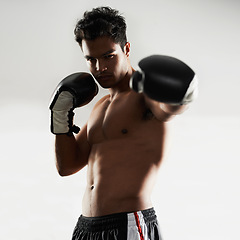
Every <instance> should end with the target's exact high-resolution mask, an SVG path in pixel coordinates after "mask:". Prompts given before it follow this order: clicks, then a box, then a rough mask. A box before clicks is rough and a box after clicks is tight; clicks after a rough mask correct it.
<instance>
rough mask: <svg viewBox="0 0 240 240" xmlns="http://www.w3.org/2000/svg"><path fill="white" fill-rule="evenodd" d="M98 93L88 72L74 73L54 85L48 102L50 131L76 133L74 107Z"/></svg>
mask: <svg viewBox="0 0 240 240" xmlns="http://www.w3.org/2000/svg"><path fill="white" fill-rule="evenodd" d="M97 93H98V87H97V85H96V83H95V80H94V78H93V77H92V75H91V74H89V73H83V72H80V73H74V74H71V75H69V76H67V77H66V78H64V79H63V80H62V81H61V82H60V83H59V84H58V85H57V87H56V89H55V91H54V93H53V98H52V101H51V104H50V107H49V108H50V110H51V132H52V133H54V134H66V133H72V132H75V133H78V132H79V130H80V128H79V127H77V126H75V125H73V116H74V112H73V110H74V108H77V107H81V106H83V105H86V104H87V103H89V102H90V101H91V100H92V99H93V98H94V96H95V95H96V94H97Z"/></svg>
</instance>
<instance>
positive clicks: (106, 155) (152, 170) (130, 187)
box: [82, 137, 162, 217]
mask: <svg viewBox="0 0 240 240" xmlns="http://www.w3.org/2000/svg"><path fill="white" fill-rule="evenodd" d="M139 139H140V138H129V137H128V138H126V139H116V140H112V139H111V141H107V140H105V141H103V142H101V143H97V144H94V145H93V146H92V150H91V153H90V156H89V161H88V172H87V187H86V190H85V194H84V197H83V208H82V213H83V215H84V216H87V217H95V216H103V215H108V214H112V213H118V212H132V211H138V210H143V209H147V208H150V207H152V203H151V199H150V195H151V192H152V189H153V186H154V183H155V179H156V175H157V170H158V167H159V163H160V162H161V158H162V152H161V147H158V148H156V146H155V143H153V142H151V144H150V143H149V144H146V141H144V140H139ZM156 149H159V152H155V151H156ZM150 156H151V157H150Z"/></svg>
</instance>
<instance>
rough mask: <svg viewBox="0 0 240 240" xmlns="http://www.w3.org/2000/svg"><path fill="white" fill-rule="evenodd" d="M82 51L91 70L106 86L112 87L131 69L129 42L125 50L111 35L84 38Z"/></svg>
mask: <svg viewBox="0 0 240 240" xmlns="http://www.w3.org/2000/svg"><path fill="white" fill-rule="evenodd" d="M82 51H83V54H84V57H85V59H86V61H87V64H88V67H89V70H90V71H91V73H92V74H93V76H94V77H95V78H96V80H97V81H98V83H99V84H100V85H101V86H102V87H104V88H112V87H114V86H116V85H117V84H118V83H120V82H121V80H122V79H124V77H125V76H126V75H127V73H128V71H129V66H130V64H129V61H128V60H129V51H130V47H129V43H126V45H125V47H124V51H123V50H122V48H121V47H120V45H119V44H117V43H114V41H113V40H112V39H111V38H109V37H99V38H97V39H95V40H83V41H82Z"/></svg>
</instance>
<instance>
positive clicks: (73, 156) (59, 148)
mask: <svg viewBox="0 0 240 240" xmlns="http://www.w3.org/2000/svg"><path fill="white" fill-rule="evenodd" d="M55 154H56V167H57V170H58V172H59V174H60V175H61V176H67V175H71V174H73V173H75V172H77V171H78V170H80V167H79V163H78V161H79V149H78V144H77V141H76V139H75V137H74V136H73V135H72V136H68V135H66V134H62V135H56V138H55Z"/></svg>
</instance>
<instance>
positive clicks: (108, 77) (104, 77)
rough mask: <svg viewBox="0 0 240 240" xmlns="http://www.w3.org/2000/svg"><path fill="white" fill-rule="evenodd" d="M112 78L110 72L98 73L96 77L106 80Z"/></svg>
mask: <svg viewBox="0 0 240 240" xmlns="http://www.w3.org/2000/svg"><path fill="white" fill-rule="evenodd" d="M110 78H112V75H110V74H100V75H97V76H96V79H97V80H98V81H99V80H100V81H104V80H108V79H110Z"/></svg>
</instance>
